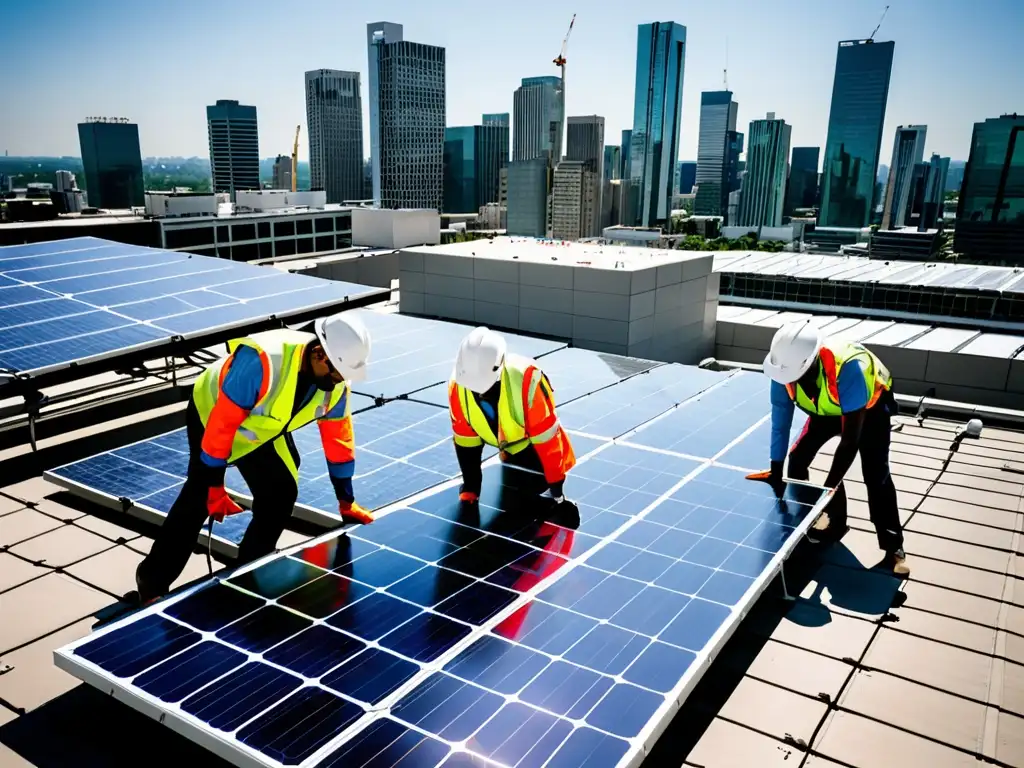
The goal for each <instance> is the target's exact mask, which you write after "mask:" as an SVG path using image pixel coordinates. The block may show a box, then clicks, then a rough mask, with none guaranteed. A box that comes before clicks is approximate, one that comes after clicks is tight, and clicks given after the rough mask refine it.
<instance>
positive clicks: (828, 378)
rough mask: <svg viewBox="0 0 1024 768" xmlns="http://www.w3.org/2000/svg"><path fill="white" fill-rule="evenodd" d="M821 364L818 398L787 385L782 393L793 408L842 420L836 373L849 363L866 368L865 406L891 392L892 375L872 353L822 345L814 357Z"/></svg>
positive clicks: (849, 346)
mask: <svg viewBox="0 0 1024 768" xmlns="http://www.w3.org/2000/svg"><path fill="white" fill-rule="evenodd" d="M818 358H819V360H820V361H821V364H820V365H819V366H818V397H817V399H816V400H811V398H809V397H808V396H807V393H805V392H804V390H803V388H802V387H801V386H800V385H799V384H789V385H787V386H786V390H787V391H788V392H789V397H790V399H792V400H793V402H794V403H795V404H796V406H797V408H799V409H800V410H801V411H804V412H805V413H808V414H810V415H812V416H842V415H843V410H842V408H841V407H840V405H839V372H840V371H841V370H842V368H843V365H845V364H846V363H848V362H850V361H851V360H859V361H861V362H863V363H866V365H865V366H864V368H863V371H864V383H865V384H866V385H867V388H868V404H867V406H866V407H868V408H871V407H872V406H874V404H875V403H877V402H878V398H880V397H881V396H882V393H884V392H887V391H888V390H890V389H892V375H891V374H890V373H889V369H888V368H886V367H885V365H884V364H883V363H882V361H881V360H879V359H878V357H877V355H875V353H874V352H872V351H871V350H869V349H867V348H866V347H863V346H861V345H860V344H855V343H853V342H844V341H839V342H830V343H826V345H825V346H823V347H822V348H821V351H820V352H819V353H818Z"/></svg>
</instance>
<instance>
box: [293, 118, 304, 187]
mask: <svg viewBox="0 0 1024 768" xmlns="http://www.w3.org/2000/svg"><path fill="white" fill-rule="evenodd" d="M301 128H302V126H301V125H296V126H295V142H294V143H293V144H292V192H294V191H295V189H296V186H295V185H296V183H297V182H298V180H299V130H300V129H301Z"/></svg>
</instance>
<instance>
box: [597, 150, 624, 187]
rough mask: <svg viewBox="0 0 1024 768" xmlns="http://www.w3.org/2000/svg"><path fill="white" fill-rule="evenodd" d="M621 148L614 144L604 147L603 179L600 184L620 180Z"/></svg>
mask: <svg viewBox="0 0 1024 768" xmlns="http://www.w3.org/2000/svg"><path fill="white" fill-rule="evenodd" d="M621 173H622V147H620V146H618V145H616V144H605V146H604V178H603V179H602V182H609V181H611V180H612V179H619V178H622V177H621V175H620V174H621Z"/></svg>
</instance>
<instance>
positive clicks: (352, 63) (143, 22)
mask: <svg viewBox="0 0 1024 768" xmlns="http://www.w3.org/2000/svg"><path fill="white" fill-rule="evenodd" d="M982 5H984V6H985V11H986V13H978V9H977V7H976V6H974V7H972V8H969V9H965V8H963V7H961V6H959V5H957V4H955V3H953V2H947V1H946V0H941V1H940V2H938V3H926V2H924V0H904V1H903V2H901V3H899V4H893V7H892V9H891V10H890V12H889V14H888V16H887V17H886V20H885V22H884V24H883V25H882V28H881V30H880V31H879V33H878V35H877V37H876V39H878V40H880V41H888V40H892V41H895V42H896V43H897V46H896V56H895V59H894V62H893V75H892V84H891V89H890V94H889V105H890V106H889V109H888V111H887V113H886V121H885V126H884V128H883V137H885V138H884V139H883V140H884V141H885V142H886V143H888V137H891V136H893V135H894V132H895V127H896V126H897V125H900V124H903V125H907V124H918V123H920V124H927V125H929V126H931V128H930V130H929V137H928V139H929V144H928V146H927V147H926V152H927V153H931V152H937V153H939V154H941V155H943V156H949V157H952V158H954V159H965V158H966V156H967V154H968V150H969V147H970V136H971V131H972V130H973V124H974V122H975V121H978V120H983V119H985V118H987V117H991V116H994V115H998V114H1003V113H1006V112H1013V111H1014V110H1015V109H1017V110H1018V111H1020V105H1019V104H1014V103H1012V102H1011V98H1012V96H1011V95H1012V94H1015V93H1021V92H1024V72H1022V71H1021V69H1020V68H1014V67H1010V66H1007V64H1008V62H1010V61H1012V58H1011V57H1012V55H1013V54H1014V52H1015V51H1014V41H1013V40H1012V37H1013V35H1012V33H1011V30H1012V29H1014V28H1019V23H1014V20H1015V19H1016V20H1018V22H1020V23H1024V7H1020V6H1018V5H1017V4H1015V3H1013V2H1009V1H1007V0H986V1H985V2H983V3H982ZM242 7H243V6H241V5H240V4H238V3H233V2H224V3H221V4H218V5H217V6H216V7H205V6H204V7H202V9H201V10H200V9H198V8H196V9H190V8H183V9H181V11H180V12H178V13H175V14H173V15H170V16H168V15H167V14H164V13H161V14H160V15H159V17H156V16H155V15H154V16H150V15H149V14H148V13H146V12H140V11H139V9H138V8H137V7H136V6H129V5H128V4H127V3H125V2H121V0H112V2H110V3H107V4H105V5H104V6H103V7H101V8H91V7H90V8H85V7H81V8H80V7H77V6H73V7H68V6H66V5H62V4H59V3H57V2H55V0H40V2H37V3H33V4H22V5H19V6H15V7H14V8H13V9H12V10H11V11H9V13H8V23H7V24H6V25H5V30H4V31H0V41H2V42H3V43H4V44H5V50H7V51H8V52H9V53H10V54H11V55H12V56H13V57H14V59H15V60H18V59H20V58H22V57H26V58H27V57H28V56H29V55H30V52H31V47H30V44H29V41H31V40H34V39H37V38H38V34H37V33H42V32H44V31H45V33H46V34H47V35H56V36H61V35H63V34H66V35H67V36H69V37H72V38H73V39H75V40H78V41H85V45H84V48H85V49H86V50H87V51H92V53H89V54H88V55H87V56H86V57H85V58H86V59H87V60H89V61H90V62H91V64H92V65H93V69H92V70H91V72H90V74H91V75H92V76H91V77H90V78H89V81H88V82H89V83H95V86H91V85H89V84H86V85H85V86H83V85H81V84H78V85H76V87H75V88H68V87H67V85H66V83H65V82H64V80H63V71H62V70H60V69H59V68H58V67H57V66H56V62H54V63H53V64H51V63H49V62H48V61H47V60H46V59H43V60H38V59H33V61H34V62H35V63H34V65H33V67H32V68H31V69H30V71H29V73H28V75H27V76H26V77H25V78H22V79H19V80H18V81H17V82H12V83H9V84H8V85H7V90H8V91H9V95H6V98H7V100H8V104H10V106H11V108H10V109H8V110H5V115H2V116H0V136H2V137H3V142H2V143H3V146H0V149H2V150H6V151H8V152H9V153H10V154H12V155H56V156H60V155H76V154H77V146H76V145H77V141H76V139H77V137H76V136H75V125H76V124H77V122H78V121H79V120H81V119H83V118H84V117H85V116H86V115H92V114H107V115H111V116H124V117H128V118H129V119H131V120H132V121H133V122H136V123H138V124H139V130H140V137H141V143H142V152H143V155H145V156H174V155H179V156H204V155H205V154H206V150H205V145H206V143H207V142H206V124H205V120H204V117H205V115H204V113H203V108H204V106H205V105H206V104H209V103H214V102H215V101H216V100H217V99H225V98H226V99H237V100H239V101H240V102H242V103H246V104H253V105H254V106H256V107H257V109H258V110H259V116H260V119H259V123H260V136H259V143H260V147H261V151H262V154H263V155H265V156H268V157H273V156H275V155H276V154H278V153H285V152H288V151H290V143H291V139H292V135H293V134H294V126H295V125H296V124H297V123H303V129H304V130H303V134H305V128H306V126H305V124H304V116H305V104H304V103H303V102H304V94H303V91H302V82H303V80H302V78H303V73H304V72H305V71H308V70H311V69H315V68H319V67H328V68H336V69H345V70H352V71H360V72H361V73H363V74H364V77H363V78H362V82H363V83H364V86H363V90H364V92H363V94H362V96H363V109H364V121H363V122H364V126H366V127H365V128H364V130H365V131H366V132H367V134H368V132H369V128H368V124H369V120H368V115H366V114H365V113H366V112H367V111H368V104H367V102H368V101H369V99H368V98H367V96H368V94H367V93H366V88H367V86H366V85H365V83H367V79H366V77H365V70H366V67H367V59H366V47H365V46H366V42H365V40H366V38H365V35H366V24H367V23H369V22H372V21H373V20H374V19H375V18H379V17H380V15H381V12H380V10H379V9H377V8H375V7H374V6H372V5H370V4H369V3H365V2H353V3H352V4H351V8H346V9H345V11H344V13H341V12H340V11H338V10H337V9H336V8H335V7H334V6H333V5H332V4H331V3H329V2H321V0H313V1H312V2H311V3H310V9H309V11H310V13H309V16H310V17H316V18H319V19H321V20H322V21H324V22H325V23H321V24H318V25H315V26H314V27H312V28H310V29H309V30H307V33H308V37H309V38H310V39H308V40H306V39H305V37H306V36H307V35H306V33H304V35H303V37H304V39H303V40H302V42H301V44H293V45H286V46H283V47H282V48H281V50H280V51H277V50H276V49H275V53H274V54H273V55H271V56H270V59H269V60H268V62H267V63H268V64H269V66H266V67H263V66H261V67H253V68H247V67H246V66H245V65H244V58H245V56H247V55H251V53H250V52H248V51H251V48H248V49H247V42H246V41H247V40H248V39H249V38H248V36H247V34H246V32H245V30H247V29H256V28H257V27H260V26H261V25H262V26H263V27H264V31H265V29H270V28H275V26H276V23H277V21H278V19H277V16H278V15H279V12H278V9H277V7H276V6H271V5H270V4H269V3H263V2H253V3H249V4H246V5H245V6H244V12H242V13H241V14H239V13H238V11H239V10H240V9H242ZM882 7H884V4H882V3H880V4H879V5H878V7H877V8H872V7H870V6H866V5H865V4H858V7H857V8H855V9H849V8H841V9H840V8H835V9H829V10H828V11H827V12H824V13H823V12H822V11H821V10H820V8H818V7H817V6H815V5H814V4H813V3H811V2H807V1H805V0H789V2H786V3H785V4H784V6H783V7H782V8H772V9H765V8H759V7H758V4H756V3H754V2H740V3H739V4H738V10H739V12H740V13H741V14H742V15H743V16H744V18H745V19H746V22H745V23H744V24H743V25H737V26H736V27H735V28H731V29H729V30H727V31H723V29H722V26H721V24H720V23H715V22H716V19H717V18H718V14H719V13H720V12H718V11H715V10H714V9H711V8H704V7H696V6H694V7H692V8H687V9H686V11H685V12H684V13H680V12H679V10H678V9H676V8H673V7H672V4H671V3H667V2H657V3H654V4H653V5H652V6H651V7H650V8H645V9H644V10H643V11H642V12H638V13H637V14H636V15H635V16H634V15H633V14H630V16H631V18H629V20H628V21H629V22H630V24H631V25H632V24H641V23H648V22H651V21H654V20H656V19H658V18H672V19H675V20H676V21H677V22H678V23H680V24H682V25H684V26H686V27H687V29H688V34H687V47H688V50H687V57H686V58H687V77H686V81H685V85H684V92H683V100H684V101H683V118H682V135H681V140H680V156H679V158H678V159H681V160H692V159H695V157H696V145H697V132H698V128H699V104H700V93H701V91H704V90H715V89H721V87H722V72H721V70H722V67H723V66H724V63H725V55H724V49H725V38H726V36H727V35H728V37H729V50H730V54H729V88H730V90H732V91H733V92H734V93H735V94H736V98H737V100H738V101H739V102H740V103H741V109H740V115H739V122H740V124H741V125H742V124H745V123H746V122H747V121H749V119H751V118H753V117H754V116H755V115H759V114H760V115H763V114H764V113H765V112H766V111H776V112H778V113H780V114H783V113H784V114H786V115H787V116H788V122H790V124H791V125H792V126H793V143H794V144H795V145H808V146H820V145H824V143H825V133H826V130H827V121H828V100H829V95H830V91H831V84H832V74H833V71H834V69H833V68H834V62H835V59H834V55H835V53H834V52H835V45H836V42H837V41H838V40H840V39H854V38H858V37H866V36H867V35H868V34H870V31H871V29H872V28H873V27H874V25H875V24H876V23H877V20H878V16H879V15H880V13H881V9H882ZM129 8H131V9H133V10H132V11H131V12H129V11H128V9H129ZM58 9H59V12H58ZM470 9H471V6H469V4H468V3H463V2H451V3H449V4H448V5H446V10H448V11H450V12H451V13H454V14H456V15H457V14H459V13H460V11H463V10H464V11H465V19H464V24H462V25H458V30H457V31H456V30H455V29H454V28H453V27H452V25H450V24H449V23H448V22H447V21H445V19H444V18H440V17H438V18H432V16H431V14H429V13H427V12H425V10H424V9H421V8H419V7H417V6H416V5H415V4H413V3H411V2H396V3H394V4H393V6H392V7H390V8H389V9H388V10H387V11H386V14H385V15H386V17H387V18H389V19H391V20H393V21H395V22H396V23H400V24H402V25H403V26H404V28H405V34H406V35H407V36H409V37H411V38H412V39H415V40H419V41H422V42H424V43H428V44H431V45H437V46H442V47H446V48H447V49H448V50H449V56H448V58H449V64H448V68H449V75H448V88H449V92H450V96H449V99H448V101H449V107H448V110H447V112H448V114H447V123H448V124H449V125H460V124H470V123H472V122H473V121H474V120H476V119H478V118H477V116H478V115H479V114H481V113H483V112H488V113H493V112H505V111H511V106H512V104H511V102H512V92H513V91H514V90H515V87H517V86H518V85H519V83H520V82H521V80H522V78H524V77H535V76H543V75H554V74H557V70H556V68H555V67H554V66H553V65H551V63H550V60H551V57H552V56H553V54H554V53H556V52H557V50H558V47H559V46H560V43H561V38H562V36H563V35H564V33H565V26H567V23H568V19H569V18H570V17H571V14H572V12H573V11H574V10H576V9H574V8H572V7H571V6H570V5H569V4H568V3H562V2H558V1H557V0H556V2H548V3H543V4H542V3H539V2H534V1H533V0H526V1H525V2H523V3H520V4H517V6H516V8H515V11H514V13H513V14H512V15H511V16H510V17H509V18H507V19H503V22H502V24H501V25H500V33H499V34H495V33H494V32H493V30H491V29H489V28H488V29H487V30H485V29H484V27H485V26H486V24H487V23H486V22H484V21H480V22H477V21H475V20H474V17H473V15H472V14H471V13H470V12H469V11H470ZM610 13H614V15H615V17H616V18H617V19H619V20H620V21H622V20H623V19H622V16H621V10H615V9H613V7H612V6H611V5H610V3H604V2H597V3H595V4H594V6H593V7H592V8H589V9H587V10H586V12H585V13H583V14H581V15H580V17H579V18H578V19H577V23H576V30H575V31H574V34H573V38H572V40H571V42H570V46H569V53H568V60H569V63H568V81H569V84H570V85H569V89H568V92H567V102H566V108H565V110H566V115H567V116H569V115H581V114H600V115H603V116H605V118H606V136H608V137H611V136H615V135H617V134H618V133H619V132H620V131H621V130H622V129H624V128H629V127H630V125H631V122H632V115H631V112H632V102H633V93H632V83H631V80H632V78H631V70H632V66H631V64H632V62H633V60H634V57H635V54H636V51H635V49H634V48H635V43H634V41H633V39H632V36H631V35H630V36H625V35H617V29H618V28H617V25H607V24H605V23H604V21H603V20H604V19H606V18H607V17H608V14H610ZM641 13H642V15H640V14H641ZM560 14H561V15H564V16H565V19H564V20H563V19H562V18H561V15H560ZM446 15H447V14H442V15H441V16H442V17H443V16H446ZM996 17H998V18H1000V19H1001V23H998V24H996V23H992V21H991V20H992V19H993V18H996ZM157 18H158V19H159V24H156V23H155V22H156V21H157ZM539 18H543V19H544V20H545V22H544V25H543V26H542V27H541V26H538V25H537V19H539ZM794 20H796V21H798V22H799V23H798V24H797V25H796V26H795V27H794V25H793V23H794ZM986 20H987V21H986ZM718 21H719V22H720V19H718ZM154 25H155V26H154ZM222 25H231V28H233V29H235V31H236V33H237V34H235V35H231V36H227V37H225V36H223V34H222V31H218V30H223V29H224V28H227V27H226V26H222ZM477 26H479V27H480V29H479V34H476V33H475V32H474V30H476V28H477ZM794 29H795V30H798V31H799V33H800V35H801V41H800V45H796V46H789V47H787V50H786V55H785V56H776V55H774V54H773V53H772V51H774V50H776V49H777V46H778V41H779V40H782V39H787V38H786V35H789V36H791V35H792V33H793V31H794ZM950 29H956V30H957V33H958V35H960V37H961V38H962V40H964V41H967V44H964V45H958V46H957V48H956V49H955V50H956V51H957V53H956V55H955V57H951V56H950V54H949V50H950V49H944V48H941V47H940V48H936V47H935V46H933V45H931V44H930V43H929V40H933V39H934V36H935V35H941V34H944V33H946V32H948V31H949V30H950ZM485 32H486V33H485ZM972 32H973V35H972ZM783 33H785V34H783ZM210 35H215V36H216V38H217V45H211V44H210V42H211V41H210V39H208V37H209V36H210ZM236 38H237V39H236ZM982 40H983V41H984V42H983V43H982ZM115 41H116V42H117V45H118V50H119V51H121V52H122V53H119V55H118V56H116V57H115V56H108V55H104V53H103V52H104V51H107V50H113V48H112V45H113V43H114V42H115ZM160 41H164V42H160ZM974 41H977V42H974ZM168 46H170V48H171V49H174V50H175V51H176V57H172V61H173V62H174V63H173V64H172V65H167V66H166V67H162V68H161V67H157V68H153V67H146V66H138V65H129V64H127V63H126V59H127V60H129V61H131V60H135V59H139V60H140V61H141V60H142V59H143V58H144V57H148V56H151V51H152V50H155V49H167V48H168ZM210 51H215V52H216V53H215V54H214V55H212V60H211V53H210ZM485 51H486V54H485V53H484V52H485ZM482 56H485V57H486V60H487V61H488V66H487V67H486V68H481V67H479V66H478V65H477V63H476V59H478V58H480V57H482ZM190 57H191V58H195V59H196V61H195V62H194V63H191V64H190V63H189V62H188V60H189V59H190ZM239 57H241V59H240V58H239ZM240 62H241V63H240ZM193 68H195V69H196V70H201V71H202V72H203V74H202V76H197V77H195V78H193V77H189V76H188V73H189V72H191V71H193ZM993 71H998V72H1000V77H999V78H992V77H991V74H990V73H991V72H993ZM249 72H252V73H253V74H251V75H250V74H248V73H249ZM257 73H258V74H257ZM928 78H936V87H938V86H939V85H940V84H941V87H942V89H943V92H944V93H946V95H947V96H949V98H942V99H937V98H935V97H934V93H935V89H933V88H921V87H920V83H921V81H922V80H927V79H928ZM786 82H789V83H790V85H786V86H785V87H782V86H780V83H786ZM112 83H117V87H110V86H111V84H112ZM797 85H799V87H796V86H797ZM303 138H305V136H304V137H303ZM307 144H308V142H307V141H302V142H300V148H299V157H300V159H301V160H307V159H308V149H309V148H308V146H307ZM369 145H370V141H369V136H368V135H367V136H366V138H365V139H364V151H365V150H367V149H369Z"/></svg>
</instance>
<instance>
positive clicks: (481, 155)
mask: <svg viewBox="0 0 1024 768" xmlns="http://www.w3.org/2000/svg"><path fill="white" fill-rule="evenodd" d="M507 165H508V126H507V125H500V124H495V123H492V124H488V125H468V126H461V127H454V128H446V129H445V132H444V206H443V210H444V212H445V213H473V212H476V211H477V210H479V209H480V208H481V207H482V206H484V205H487V204H488V203H498V202H499V198H500V186H501V169H502V168H504V167H506V166H507Z"/></svg>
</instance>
